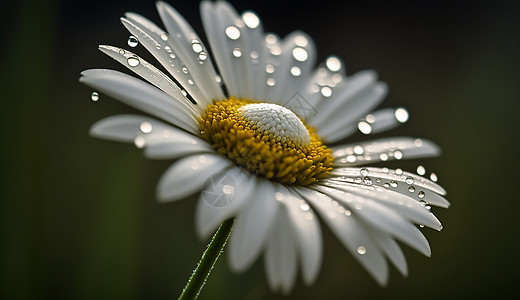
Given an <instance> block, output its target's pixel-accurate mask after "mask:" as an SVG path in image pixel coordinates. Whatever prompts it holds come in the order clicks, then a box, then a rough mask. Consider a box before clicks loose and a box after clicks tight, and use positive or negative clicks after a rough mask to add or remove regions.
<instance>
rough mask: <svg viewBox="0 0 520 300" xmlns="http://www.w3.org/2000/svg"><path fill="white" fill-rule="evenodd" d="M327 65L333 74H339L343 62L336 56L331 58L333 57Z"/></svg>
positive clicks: (328, 59)
mask: <svg viewBox="0 0 520 300" xmlns="http://www.w3.org/2000/svg"><path fill="white" fill-rule="evenodd" d="M326 65H327V68H328V69H329V70H331V71H332V72H337V71H339V69H341V62H340V60H339V59H338V58H337V57H335V56H331V57H329V58H327V61H326Z"/></svg>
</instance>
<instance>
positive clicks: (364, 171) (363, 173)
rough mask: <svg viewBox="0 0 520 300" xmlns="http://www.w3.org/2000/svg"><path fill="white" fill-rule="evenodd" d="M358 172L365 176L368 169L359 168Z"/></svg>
mask: <svg viewBox="0 0 520 300" xmlns="http://www.w3.org/2000/svg"><path fill="white" fill-rule="evenodd" d="M359 173H361V175H363V176H367V175H368V169H367V168H361V170H360V171H359Z"/></svg>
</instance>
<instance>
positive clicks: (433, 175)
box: [430, 173, 439, 182]
mask: <svg viewBox="0 0 520 300" xmlns="http://www.w3.org/2000/svg"><path fill="white" fill-rule="evenodd" d="M430 180H431V181H433V182H437V180H439V178H437V174H435V173H431V174H430Z"/></svg>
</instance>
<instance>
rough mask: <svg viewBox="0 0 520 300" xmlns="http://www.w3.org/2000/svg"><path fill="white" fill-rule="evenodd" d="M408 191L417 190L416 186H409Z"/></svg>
mask: <svg viewBox="0 0 520 300" xmlns="http://www.w3.org/2000/svg"><path fill="white" fill-rule="evenodd" d="M408 191H409V192H410V193H413V192H415V187H414V186H413V185H411V186H409V187H408Z"/></svg>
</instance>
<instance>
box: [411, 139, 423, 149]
mask: <svg viewBox="0 0 520 300" xmlns="http://www.w3.org/2000/svg"><path fill="white" fill-rule="evenodd" d="M413 144H414V145H415V147H422V145H423V141H422V140H421V139H415V141H413Z"/></svg>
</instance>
